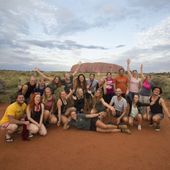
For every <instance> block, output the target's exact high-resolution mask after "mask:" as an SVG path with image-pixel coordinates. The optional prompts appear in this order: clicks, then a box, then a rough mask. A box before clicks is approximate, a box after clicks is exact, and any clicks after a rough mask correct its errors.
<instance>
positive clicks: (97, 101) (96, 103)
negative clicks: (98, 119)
mask: <svg viewBox="0 0 170 170" xmlns="http://www.w3.org/2000/svg"><path fill="white" fill-rule="evenodd" d="M106 108H108V109H110V110H111V111H115V109H114V107H112V106H110V105H109V104H108V103H106V102H105V101H104V99H103V97H102V92H101V90H100V89H98V90H97V91H96V93H95V95H94V96H93V109H92V110H91V113H100V112H105V110H106Z"/></svg>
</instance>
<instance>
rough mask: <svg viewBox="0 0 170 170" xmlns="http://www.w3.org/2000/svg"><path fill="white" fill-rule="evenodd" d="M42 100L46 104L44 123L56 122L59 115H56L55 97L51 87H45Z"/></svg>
mask: <svg viewBox="0 0 170 170" xmlns="http://www.w3.org/2000/svg"><path fill="white" fill-rule="evenodd" d="M42 102H43V104H44V123H45V124H46V123H50V124H56V123H57V117H56V116H55V104H56V102H55V97H54V96H53V94H52V91H51V89H50V88H49V87H46V88H45V91H44V95H43V99H42Z"/></svg>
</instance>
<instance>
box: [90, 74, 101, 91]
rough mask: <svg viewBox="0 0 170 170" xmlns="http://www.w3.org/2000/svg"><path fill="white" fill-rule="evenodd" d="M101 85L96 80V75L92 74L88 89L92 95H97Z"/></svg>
mask: <svg viewBox="0 0 170 170" xmlns="http://www.w3.org/2000/svg"><path fill="white" fill-rule="evenodd" d="M98 87H99V83H98V81H97V80H95V74H93V73H90V75H89V79H88V80H87V89H88V91H90V92H91V93H92V94H94V93H95V91H96V90H97V89H98Z"/></svg>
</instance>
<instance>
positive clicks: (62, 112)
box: [60, 98, 68, 115]
mask: <svg viewBox="0 0 170 170" xmlns="http://www.w3.org/2000/svg"><path fill="white" fill-rule="evenodd" d="M60 100H61V102H62V105H61V114H62V115H64V113H65V112H66V110H67V104H68V103H67V101H66V102H64V101H63V100H62V99H61V98H60Z"/></svg>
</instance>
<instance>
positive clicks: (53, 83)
mask: <svg viewBox="0 0 170 170" xmlns="http://www.w3.org/2000/svg"><path fill="white" fill-rule="evenodd" d="M34 71H36V72H37V73H38V74H39V75H40V76H42V77H43V78H44V79H46V80H48V81H49V82H50V83H49V84H48V85H47V86H48V87H50V88H51V90H52V93H53V94H54V96H55V99H56V101H57V100H58V99H59V93H60V92H61V91H62V90H63V89H64V87H62V84H61V78H60V76H55V77H50V76H46V75H45V74H44V73H42V72H41V71H40V69H39V68H37V67H36V68H35V69H34Z"/></svg>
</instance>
